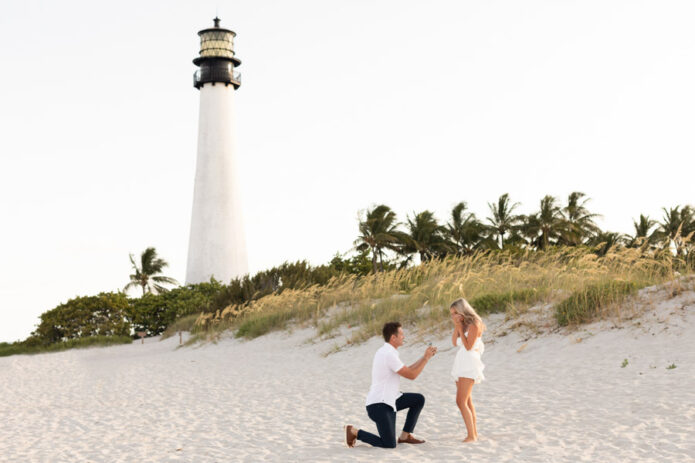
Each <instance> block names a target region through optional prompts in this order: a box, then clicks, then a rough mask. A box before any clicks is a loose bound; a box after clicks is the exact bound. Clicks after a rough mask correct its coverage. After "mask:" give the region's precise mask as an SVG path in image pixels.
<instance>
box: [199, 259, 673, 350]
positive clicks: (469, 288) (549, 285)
mask: <svg viewBox="0 0 695 463" xmlns="http://www.w3.org/2000/svg"><path fill="white" fill-rule="evenodd" d="M681 272H682V269H681ZM679 275H680V274H679V273H677V272H676V271H675V270H674V262H673V260H672V258H671V257H670V256H668V255H666V256H662V257H660V258H655V257H649V256H644V255H642V254H641V253H640V250H638V249H620V250H617V251H614V252H612V253H609V254H608V255H607V256H605V257H603V258H597V256H596V255H595V254H593V253H591V252H589V251H588V250H586V249H578V248H563V249H557V250H552V251H548V252H528V253H522V254H519V253H516V254H513V253H509V252H494V253H481V254H477V255H474V256H471V257H462V258H450V259H447V260H444V261H436V262H430V263H427V264H422V265H420V266H417V267H414V268H409V269H404V270H397V271H391V272H385V273H382V274H377V275H370V276H367V277H363V278H360V279H357V278H355V277H354V276H342V277H339V278H335V279H333V280H331V281H330V282H329V283H328V284H327V285H325V286H321V287H319V286H312V287H310V288H307V289H303V290H286V291H283V292H282V293H280V294H273V295H270V296H266V297H264V298H261V299H259V300H257V301H253V302H251V303H250V304H248V305H246V306H229V307H227V308H225V309H224V310H223V311H218V312H217V313H216V314H201V315H200V316H199V317H198V318H197V320H196V322H195V327H194V330H196V331H198V332H199V333H202V336H206V335H214V334H215V333H220V332H221V331H224V330H234V331H235V333H236V335H237V336H240V337H245V338H254V337H257V336H261V335H263V334H265V333H268V332H270V331H272V330H278V329H285V328H287V327H288V325H289V324H290V323H300V324H310V325H312V326H314V327H316V328H317V335H318V336H321V337H330V336H331V335H333V334H335V332H336V331H337V330H338V329H339V328H340V327H341V326H349V327H354V326H357V329H354V330H352V331H351V337H350V339H349V341H348V342H349V343H356V342H362V341H364V340H366V339H369V338H370V337H372V336H375V335H378V334H379V333H380V331H381V327H382V326H383V324H384V323H385V322H386V321H390V320H399V321H400V322H401V323H403V324H406V325H409V326H413V327H416V328H418V330H419V331H420V332H424V333H427V332H436V331H438V330H441V329H442V327H443V326H446V323H447V322H448V307H449V304H450V303H451V302H452V301H453V300H455V299H457V298H459V297H466V298H467V299H468V300H469V301H470V302H471V303H472V305H473V306H474V307H475V308H476V309H477V310H478V311H479V312H480V313H482V314H485V313H490V312H500V311H505V312H507V313H508V314H515V313H516V314H519V313H522V312H523V311H524V310H525V309H526V308H528V307H529V306H531V305H533V304H537V303H538V302H544V303H558V302H560V301H563V300H565V299H567V298H571V297H573V296H574V300H573V305H572V306H571V308H572V310H573V312H572V314H574V315H576V316H574V317H570V318H568V319H567V320H560V319H559V320H560V322H561V323H563V324H565V323H569V324H572V323H582V322H584V321H587V320H589V319H591V318H593V317H596V316H599V317H600V316H605V315H606V314H605V313H604V312H605V311H602V310H599V311H596V310H594V308H593V307H589V306H590V305H591V304H594V303H595V301H596V299H595V298H594V299H592V298H591V297H584V298H583V299H582V297H580V296H577V295H578V294H579V295H581V294H584V293H586V292H587V291H589V289H588V288H595V287H600V288H605V287H608V288H615V289H616V292H621V293H629V291H625V288H628V287H629V288H639V287H644V286H648V285H654V284H659V283H663V282H665V281H676V280H677V279H678V278H677V277H678V276H679ZM602 291H603V293H606V294H608V296H609V299H610V298H611V297H613V296H615V295H614V294H613V293H611V291H610V290H608V291H607V292H606V291H605V290H602ZM603 293H602V294H603ZM592 294H593V293H592ZM618 299H619V298H613V299H610V302H616V301H618ZM604 306H615V304H604ZM602 307H603V306H602ZM328 309H332V310H330V311H329V310H328ZM582 311H587V313H588V315H587V316H586V317H585V316H583V315H582Z"/></svg>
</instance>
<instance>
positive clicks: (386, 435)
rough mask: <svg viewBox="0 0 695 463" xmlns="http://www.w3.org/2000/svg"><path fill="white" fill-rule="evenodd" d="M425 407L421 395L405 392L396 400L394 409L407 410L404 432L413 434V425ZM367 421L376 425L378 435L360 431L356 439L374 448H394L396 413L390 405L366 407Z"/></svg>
mask: <svg viewBox="0 0 695 463" xmlns="http://www.w3.org/2000/svg"><path fill="white" fill-rule="evenodd" d="M424 406H425V397H424V396H423V395H422V394H415V393H412V392H406V393H404V394H403V395H402V396H400V397H399V398H398V400H396V409H397V410H398V411H401V410H403V409H405V408H407V409H408V416H407V417H406V418H405V425H404V426H403V431H404V432H413V430H415V424H416V423H417V419H418V417H419V416H420V411H421V410H422V407H424ZM367 414H368V415H369V419H370V420H372V421H373V422H375V423H376V429H377V430H378V431H379V435H378V436H375V435H374V434H372V433H370V432H367V431H362V430H361V429H360V430H359V431H358V432H357V439H359V440H361V441H362V442H366V443H368V444H370V445H373V446H374V447H384V448H389V449H393V448H396V412H395V411H394V410H393V408H391V406H390V405H386V404H385V403H378V404H371V405H368V406H367Z"/></svg>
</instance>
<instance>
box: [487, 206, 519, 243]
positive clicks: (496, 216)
mask: <svg viewBox="0 0 695 463" xmlns="http://www.w3.org/2000/svg"><path fill="white" fill-rule="evenodd" d="M518 206H519V203H514V204H510V203H509V194H508V193H505V194H503V195H502V196H500V197H499V199H498V200H497V204H492V203H488V207H489V208H490V212H491V213H492V217H488V218H487V220H488V221H489V222H490V223H491V224H492V229H493V231H494V234H495V235H497V236H498V237H499V240H500V243H499V244H500V249H502V248H504V235H505V233H507V232H508V231H512V230H514V228H515V227H516V225H517V224H518V223H519V219H520V216H518V215H513V214H512V213H513V212H514V209H516V208H517V207H518Z"/></svg>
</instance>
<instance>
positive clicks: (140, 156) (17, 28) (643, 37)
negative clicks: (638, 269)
mask: <svg viewBox="0 0 695 463" xmlns="http://www.w3.org/2000/svg"><path fill="white" fill-rule="evenodd" d="M216 14H218V15H219V17H220V18H221V20H222V23H221V25H222V27H227V28H230V29H232V30H234V31H235V32H236V33H237V37H236V40H235V50H236V54H237V57H239V58H240V59H241V60H242V65H241V66H240V67H239V68H238V70H239V71H240V72H241V73H242V82H243V83H242V86H241V88H240V89H239V90H238V93H237V95H236V115H237V128H236V130H237V156H238V170H239V172H238V179H239V182H240V188H241V195H242V200H243V208H244V221H245V228H246V235H247V245H248V256H249V270H250V272H251V273H255V272H257V271H260V270H263V269H267V268H270V267H272V266H275V265H279V264H281V263H283V262H285V261H296V260H303V259H306V260H308V261H309V262H310V263H311V264H314V265H318V264H323V263H326V262H328V261H329V260H330V259H331V258H332V257H333V256H334V255H335V254H336V253H337V252H340V253H346V252H348V251H350V249H351V247H352V245H353V241H354V240H355V238H356V237H357V234H358V230H357V226H358V215H359V213H360V211H364V210H366V209H368V208H370V207H373V206H374V205H377V204H387V205H389V206H390V207H391V208H392V209H393V210H394V211H396V213H397V214H398V217H399V219H400V220H401V221H405V220H406V218H407V217H408V216H412V215H413V214H414V213H415V212H420V211H422V210H425V209H429V210H431V211H434V212H435V214H436V216H437V217H438V218H439V219H440V221H442V222H445V221H446V220H448V216H449V214H450V211H451V209H452V207H453V206H454V205H455V204H456V203H458V202H460V201H466V202H467V203H468V205H469V207H470V209H471V211H472V212H475V213H476V214H477V215H478V216H479V217H480V218H482V219H484V218H486V217H488V216H489V215H490V214H489V210H488V203H489V202H494V201H495V200H496V199H497V198H498V197H499V196H500V195H502V194H504V193H509V195H510V196H511V199H512V201H515V202H520V203H521V206H520V207H519V209H518V212H520V213H531V212H534V211H535V210H537V208H538V204H539V202H540V199H541V198H542V197H543V196H544V195H546V194H551V195H554V196H557V197H558V198H560V199H561V200H562V201H563V202H564V201H565V200H566V197H567V195H568V194H569V193H571V192H572V191H582V192H585V193H586V194H587V195H588V196H589V197H590V198H591V201H590V202H589V203H588V206H589V208H590V209H591V210H592V211H593V212H596V213H599V214H602V215H603V219H601V220H600V221H599V225H600V226H601V227H602V228H604V229H607V230H610V231H618V232H622V233H631V232H632V231H633V227H632V221H633V220H634V219H636V218H637V217H639V215H640V214H648V215H650V216H651V217H652V218H656V219H659V218H661V217H662V215H663V213H662V210H661V208H662V207H672V206H675V205H679V204H680V205H683V204H693V203H695V186H693V181H692V179H693V173H694V172H695V170H694V167H695V157H694V156H693V153H694V151H695V131H694V130H693V127H695V110H693V108H695V85H693V82H695V29H694V28H693V27H692V22H693V18H694V17H695V4H694V3H693V2H690V1H663V0H660V1H646V0H643V1H634V0H630V1H619V0H615V1H607V0H599V1H592V0H582V1H578V0H577V1H569V0H552V1H550V0H548V1H540V0H528V1H519V0H486V1H484V2H483V1H478V2H472V1H463V0H453V1H444V0H442V1H434V2H415V1H407V0H397V1H385V0H371V1H360V0H350V1H347V0H345V1H326V0H296V1H293V2H283V1H268V0H253V1H250V0H235V1H233V2H232V1H221V0H220V1H206V0H203V1H196V2H191V1H172V0H166V1H164V0H161V1H159V0H157V1H131V0H123V1H120V2H102V1H76V0H72V1H71V0H67V1H61V2H53V1H37V0H3V2H2V3H1V4H0V44H1V45H0V63H2V65H1V66H2V72H0V220H1V221H2V222H1V224H2V226H1V227H0V252H1V254H0V263H1V265H0V341H6V342H11V341H15V340H19V339H23V338H25V337H26V336H28V335H29V333H30V332H31V331H32V330H33V329H34V328H35V326H36V324H37V323H38V321H39V318H38V317H39V315H40V314H41V313H43V312H45V311H47V310H50V309H52V308H53V307H56V306H57V305H59V304H61V303H63V302H66V301H67V300H69V299H71V298H73V297H76V296H87V295H95V294H98V293H99V292H102V291H117V290H119V289H122V288H123V286H125V284H126V283H127V282H128V275H129V274H130V273H131V266H130V262H129V259H128V255H129V254H135V255H136V256H137V255H139V254H140V253H141V252H142V251H143V250H144V249H145V248H146V247H148V246H154V247H156V249H157V251H158V253H159V254H160V255H161V256H162V257H163V258H164V259H165V260H167V261H168V262H169V267H168V268H167V269H166V274H167V275H168V276H171V277H174V278H176V279H177V280H179V281H181V282H183V281H184V279H185V271H186V258H187V247H188V234H189V227H190V216H191V206H192V200H193V179H194V175H195V156H196V143H197V128H198V126H197V122H198V119H197V118H198V103H199V100H198V98H199V96H198V91H197V90H196V89H195V88H194V87H193V85H192V74H193V72H194V71H195V69H196V67H195V66H194V65H193V63H192V62H191V60H192V59H193V58H194V57H195V56H196V55H197V53H198V49H199V42H198V36H197V31H198V30H200V29H204V28H207V27H210V26H211V25H212V19H213V18H214V17H215V15H216Z"/></svg>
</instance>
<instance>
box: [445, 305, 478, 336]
mask: <svg viewBox="0 0 695 463" xmlns="http://www.w3.org/2000/svg"><path fill="white" fill-rule="evenodd" d="M449 307H450V308H453V309H454V311H456V313H457V314H459V315H461V316H462V317H463V321H464V323H466V324H467V325H472V324H476V325H479V326H480V332H481V333H482V332H483V331H485V329H486V326H485V323H483V319H482V318H480V315H478V313H477V312H476V311H475V309H474V308H473V307H471V305H470V304H469V303H468V301H467V300H465V299H464V298H459V299H456V300H455V301H454V302H452V303H451V305H450V306H449Z"/></svg>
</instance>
